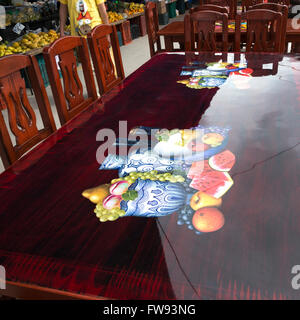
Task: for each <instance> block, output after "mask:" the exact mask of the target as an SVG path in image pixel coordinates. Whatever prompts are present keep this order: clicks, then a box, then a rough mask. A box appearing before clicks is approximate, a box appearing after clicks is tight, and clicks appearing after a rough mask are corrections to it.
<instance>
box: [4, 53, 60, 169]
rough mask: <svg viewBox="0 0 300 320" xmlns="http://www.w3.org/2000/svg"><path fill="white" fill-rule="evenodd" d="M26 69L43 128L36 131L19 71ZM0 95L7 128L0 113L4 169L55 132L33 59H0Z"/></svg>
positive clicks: (15, 56) (34, 120) (33, 117)
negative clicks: (5, 112)
mask: <svg viewBox="0 0 300 320" xmlns="http://www.w3.org/2000/svg"><path fill="white" fill-rule="evenodd" d="M25 68H26V70H27V74H28V78H29V80H30V83H31V87H32V89H33V92H34V96H35V99H36V102H37V105H38V109H39V112H40V116H41V119H42V123H43V128H42V129H38V128H37V121H36V113H35V111H34V109H33V108H32V106H31V105H30V103H29V101H28V97H27V94H26V85H25V81H24V79H23V78H22V77H21V72H20V70H22V69H25ZM0 95H1V98H2V100H3V102H4V103H5V105H6V107H7V111H8V120H9V129H10V131H11V133H12V134H13V135H14V136H15V138H16V143H15V144H14V143H13V141H12V139H11V138H10V134H9V130H8V127H7V126H6V124H5V121H4V118H3V115H2V113H1V112H0V154H1V158H2V161H3V165H4V167H5V168H7V167H8V166H9V165H11V164H12V163H13V162H15V161H16V160H17V159H19V158H20V157H21V156H22V155H23V154H24V153H25V152H26V151H28V150H29V149H31V148H32V147H33V146H35V145H36V144H37V143H39V142H40V141H42V140H44V139H45V138H46V137H48V136H49V135H50V134H51V133H53V132H54V131H55V130H56V127H55V122H54V119H53V115H52V112H51V108H50V104H49V100H48V97H47V94H46V90H45V87H44V82H43V79H42V76H41V72H40V69H39V66H38V63H37V61H36V59H35V57H30V56H27V55H11V56H7V57H3V58H1V59H0Z"/></svg>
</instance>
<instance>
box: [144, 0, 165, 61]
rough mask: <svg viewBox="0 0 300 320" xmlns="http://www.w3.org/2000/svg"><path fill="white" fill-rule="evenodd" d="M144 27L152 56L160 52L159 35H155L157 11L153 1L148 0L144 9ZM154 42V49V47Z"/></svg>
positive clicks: (157, 28) (157, 26)
mask: <svg viewBox="0 0 300 320" xmlns="http://www.w3.org/2000/svg"><path fill="white" fill-rule="evenodd" d="M145 17H146V29H147V33H148V42H149V48H150V56H151V57H153V56H154V55H155V54H156V53H158V52H161V51H162V50H161V42H160V37H159V36H158V35H157V32H158V30H159V24H158V11H157V6H156V3H155V2H148V3H147V4H146V10H145ZM155 44H156V49H155Z"/></svg>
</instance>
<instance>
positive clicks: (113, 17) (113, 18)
mask: <svg viewBox="0 0 300 320" xmlns="http://www.w3.org/2000/svg"><path fill="white" fill-rule="evenodd" d="M107 14H108V19H109V22H110V23H113V22H117V21H120V20H123V19H124V18H123V16H122V15H121V14H120V13H118V12H115V11H108V13H107Z"/></svg>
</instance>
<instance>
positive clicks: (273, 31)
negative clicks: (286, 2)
mask: <svg viewBox="0 0 300 320" xmlns="http://www.w3.org/2000/svg"><path fill="white" fill-rule="evenodd" d="M241 21H246V22H247V40H246V52H250V51H252V52H281V50H282V44H281V41H282V13H280V12H274V11H271V10H265V9H255V10H249V11H247V12H244V13H242V14H238V15H237V19H236V23H235V51H240V48H241V28H240V25H241Z"/></svg>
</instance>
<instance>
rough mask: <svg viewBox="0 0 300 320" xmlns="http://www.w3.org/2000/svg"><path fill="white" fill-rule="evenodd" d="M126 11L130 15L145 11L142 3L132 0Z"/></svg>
mask: <svg viewBox="0 0 300 320" xmlns="http://www.w3.org/2000/svg"><path fill="white" fill-rule="evenodd" d="M125 12H126V13H127V14H128V15H129V16H130V15H132V14H137V13H141V12H144V5H143V4H140V3H134V2H130V4H129V8H128V9H126V10H125Z"/></svg>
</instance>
